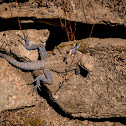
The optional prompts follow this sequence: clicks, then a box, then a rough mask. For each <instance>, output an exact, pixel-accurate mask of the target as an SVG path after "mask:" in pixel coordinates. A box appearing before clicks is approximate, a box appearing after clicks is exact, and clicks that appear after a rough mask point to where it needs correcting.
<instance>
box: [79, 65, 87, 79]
mask: <svg viewBox="0 0 126 126" xmlns="http://www.w3.org/2000/svg"><path fill="white" fill-rule="evenodd" d="M79 68H80V75H82V76H83V77H85V78H86V77H87V75H88V73H89V72H88V71H87V70H86V68H82V67H79Z"/></svg>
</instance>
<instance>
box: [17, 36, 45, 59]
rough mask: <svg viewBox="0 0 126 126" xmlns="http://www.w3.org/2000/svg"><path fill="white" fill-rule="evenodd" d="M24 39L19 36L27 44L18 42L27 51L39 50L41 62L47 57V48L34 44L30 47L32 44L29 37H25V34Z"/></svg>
mask: <svg viewBox="0 0 126 126" xmlns="http://www.w3.org/2000/svg"><path fill="white" fill-rule="evenodd" d="M23 35H24V37H22V36H21V35H19V34H18V36H19V37H20V38H21V39H23V40H24V41H25V44H23V43H22V41H20V40H18V41H19V42H20V43H21V44H22V45H23V46H24V47H25V48H26V49H28V50H35V49H39V53H40V58H41V60H42V59H44V58H46V57H47V53H46V49H45V46H43V45H42V44H34V45H31V46H29V44H30V40H29V39H28V36H25V34H23Z"/></svg>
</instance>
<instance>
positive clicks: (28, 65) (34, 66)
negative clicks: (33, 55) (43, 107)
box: [0, 35, 85, 93]
mask: <svg viewBox="0 0 126 126" xmlns="http://www.w3.org/2000/svg"><path fill="white" fill-rule="evenodd" d="M19 36H20V35H19ZM20 37H21V39H23V40H24V41H25V44H23V43H22V42H21V41H20V40H19V42H20V43H21V44H22V45H23V46H24V47H25V48H26V49H28V50H34V49H37V48H38V49H39V53H40V58H41V60H37V61H31V62H19V61H16V60H15V59H13V58H11V57H10V56H8V55H6V54H3V53H0V57H2V58H4V59H6V60H7V61H8V62H9V63H10V64H12V65H13V66H15V67H17V68H20V69H23V70H43V72H44V75H45V77H44V76H38V77H36V79H35V80H34V82H35V81H36V85H35V86H34V87H33V93H34V91H35V89H36V88H38V89H39V90H41V89H40V86H41V85H40V81H42V82H44V83H46V84H49V85H51V84H52V83H53V78H52V74H51V72H50V70H52V71H55V72H69V71H71V70H75V73H76V74H79V65H81V66H82V67H83V68H84V67H85V66H84V65H85V60H84V59H85V57H84V56H83V55H82V53H81V52H79V51H77V49H78V48H79V46H80V43H77V44H76V46H75V47H74V48H72V49H71V50H70V51H67V52H66V54H61V55H58V56H57V55H55V56H51V57H47V52H46V49H45V47H44V46H43V45H42V44H35V45H31V46H29V43H30V40H29V39H28V36H25V35H24V37H22V36H20ZM68 53H69V54H68ZM72 55H74V58H73V56H72ZM71 63H72V64H71ZM59 66H60V67H59ZM32 83H33V82H32Z"/></svg>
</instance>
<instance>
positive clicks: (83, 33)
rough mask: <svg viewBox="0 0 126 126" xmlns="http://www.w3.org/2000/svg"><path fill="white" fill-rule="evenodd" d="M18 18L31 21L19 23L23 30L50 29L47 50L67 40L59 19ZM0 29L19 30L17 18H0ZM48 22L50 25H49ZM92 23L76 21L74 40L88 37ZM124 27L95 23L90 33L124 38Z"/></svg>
mask: <svg viewBox="0 0 126 126" xmlns="http://www.w3.org/2000/svg"><path fill="white" fill-rule="evenodd" d="M20 20H21V21H22V20H27V21H28V20H31V21H33V23H21V27H22V29H23V30H26V29H37V30H40V29H48V30H49V31H50V36H49V39H48V40H47V44H46V49H47V51H49V50H52V49H53V48H54V47H55V46H57V45H59V44H60V43H61V42H65V41H68V37H67V33H66V31H65V30H64V29H63V28H62V27H61V26H60V20H59V19H42V20H38V19H36V18H34V17H30V18H28V17H23V18H22V17H21V18H20ZM71 23H72V22H71ZM0 24H2V25H0V31H7V30H19V24H18V20H17V18H10V19H0ZM49 24H50V25H49ZM91 28H92V24H85V23H79V22H77V25H76V29H77V30H76V33H75V36H76V40H80V39H84V38H88V37H89V34H90V32H91ZM125 33H126V28H125V26H123V25H118V26H111V25H103V24H96V25H95V26H94V30H93V33H92V37H94V38H122V39H126V34H125Z"/></svg>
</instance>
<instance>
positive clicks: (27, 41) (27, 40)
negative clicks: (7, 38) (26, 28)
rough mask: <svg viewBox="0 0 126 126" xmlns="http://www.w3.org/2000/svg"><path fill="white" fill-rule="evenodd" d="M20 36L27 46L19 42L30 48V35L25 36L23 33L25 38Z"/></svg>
mask: <svg viewBox="0 0 126 126" xmlns="http://www.w3.org/2000/svg"><path fill="white" fill-rule="evenodd" d="M18 36H19V37H20V38H21V39H23V40H24V41H25V45H24V44H23V43H22V42H21V41H20V40H18V41H19V42H20V43H21V44H22V45H23V46H29V44H30V40H29V39H28V35H27V36H25V34H24V33H23V37H22V36H21V35H19V34H18Z"/></svg>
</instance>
